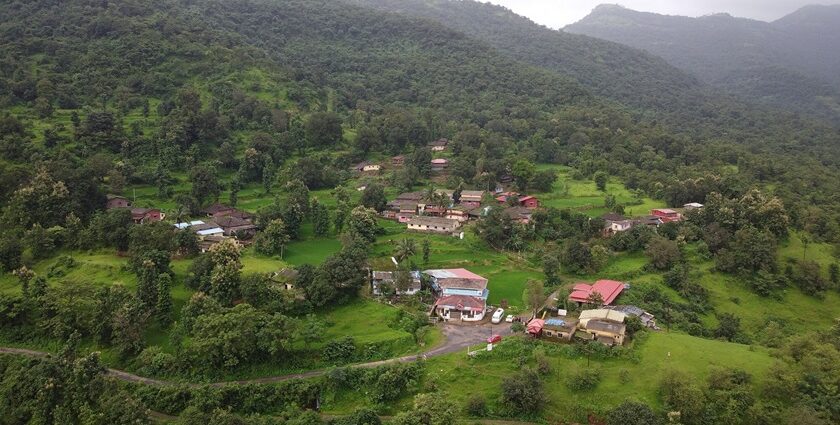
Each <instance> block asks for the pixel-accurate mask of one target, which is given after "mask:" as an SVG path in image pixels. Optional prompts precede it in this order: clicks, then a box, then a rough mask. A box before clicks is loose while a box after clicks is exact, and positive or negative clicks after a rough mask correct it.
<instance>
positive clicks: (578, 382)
mask: <svg viewBox="0 0 840 425" xmlns="http://www.w3.org/2000/svg"><path fill="white" fill-rule="evenodd" d="M600 383H601V371H600V370H598V369H583V370H581V371H578V372H577V373H574V374H572V375H571V376H569V377H568V378H567V379H566V387H568V388H569V389H570V390H572V391H590V390H594V389H595V387H597V386H598V384H600Z"/></svg>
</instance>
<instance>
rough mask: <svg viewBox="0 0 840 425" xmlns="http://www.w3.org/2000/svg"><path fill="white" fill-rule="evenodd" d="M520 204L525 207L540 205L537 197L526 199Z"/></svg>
mask: <svg viewBox="0 0 840 425" xmlns="http://www.w3.org/2000/svg"><path fill="white" fill-rule="evenodd" d="M522 205H523V206H525V207H527V208H537V207H539V206H540V200H539V199H528V200H527V201H525V202H523V203H522Z"/></svg>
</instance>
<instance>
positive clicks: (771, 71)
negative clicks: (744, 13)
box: [564, 5, 840, 123]
mask: <svg viewBox="0 0 840 425" xmlns="http://www.w3.org/2000/svg"><path fill="white" fill-rule="evenodd" d="M835 22H836V25H832V23H835ZM833 28H840V7H838V6H817V5H814V6H806V7H804V8H801V9H799V10H797V11H795V12H793V13H791V14H789V15H787V16H786V17H783V18H780V19H778V20H776V21H773V22H764V21H759V20H754V19H748V18H738V17H733V16H731V15H721V14H715V15H707V16H701V17H696V18H693V17H686V16H676V15H662V14H656V13H651V12H639V11H635V10H632V9H627V8H624V7H620V6H614V5H603V6H598V7H596V8H595V9H594V10H593V11H592V13H591V14H590V15H588V16H587V17H585V18H583V19H582V20H580V21H578V22H576V23H574V24H571V25H569V26H567V27H565V28H564V31H568V32H572V33H577V34H583V35H589V36H592V37H598V38H602V39H605V40H610V41H615V42H621V43H624V44H626V45H629V46H631V47H635V48H638V49H643V50H645V51H647V52H650V53H651V54H655V55H658V56H660V57H662V58H664V59H665V60H666V61H668V62H669V63H671V64H672V65H674V66H676V67H677V68H679V69H681V70H683V71H685V72H688V73H690V74H692V75H694V76H696V77H697V78H699V79H700V80H702V81H704V82H706V83H708V84H711V85H713V86H715V87H718V88H720V89H722V90H725V91H727V92H730V93H733V94H735V95H737V96H741V97H744V98H746V99H752V100H755V101H758V102H760V103H764V104H766V105H770V106H773V107H779V108H784V109H787V110H790V111H793V112H797V113H804V114H809V115H812V116H816V117H819V118H822V119H826V120H829V121H831V122H834V123H838V122H840V115H838V114H837V112H836V111H835V110H833V109H831V108H825V107H824V102H823V101H822V100H821V98H830V99H833V100H832V101H831V103H836V102H837V101H840V58H835V57H831V55H826V54H825V52H828V51H838V50H840V34H837V31H834V30H833ZM835 56H836V55H835ZM779 70H782V71H783V72H781V73H779V72H777V71H779ZM747 74H748V75H749V80H752V81H751V82H746V83H745V82H744V81H745V78H744V77H745V75H747ZM782 77H783V78H784V80H783V79H782ZM785 81H786V82H785ZM759 88H764V89H773V90H774V91H771V92H761V91H760V90H759ZM800 88H802V89H800Z"/></svg>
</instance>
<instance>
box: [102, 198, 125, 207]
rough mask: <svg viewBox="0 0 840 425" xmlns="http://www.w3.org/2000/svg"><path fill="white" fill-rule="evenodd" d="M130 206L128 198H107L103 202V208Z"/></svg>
mask: <svg viewBox="0 0 840 425" xmlns="http://www.w3.org/2000/svg"><path fill="white" fill-rule="evenodd" d="M130 206H131V202H129V201H128V199H109V200H108V203H107V204H105V208H107V209H111V208H128V207H130Z"/></svg>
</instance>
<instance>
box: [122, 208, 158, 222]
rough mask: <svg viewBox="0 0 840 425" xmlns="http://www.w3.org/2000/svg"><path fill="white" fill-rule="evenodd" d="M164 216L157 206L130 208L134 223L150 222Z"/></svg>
mask: <svg viewBox="0 0 840 425" xmlns="http://www.w3.org/2000/svg"><path fill="white" fill-rule="evenodd" d="M164 217H166V215H165V214H163V213H162V212H160V210H159V209H157V208H132V209H131V219H132V220H134V223H136V224H145V223H151V222H155V221H161V220H163V219H164Z"/></svg>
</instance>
